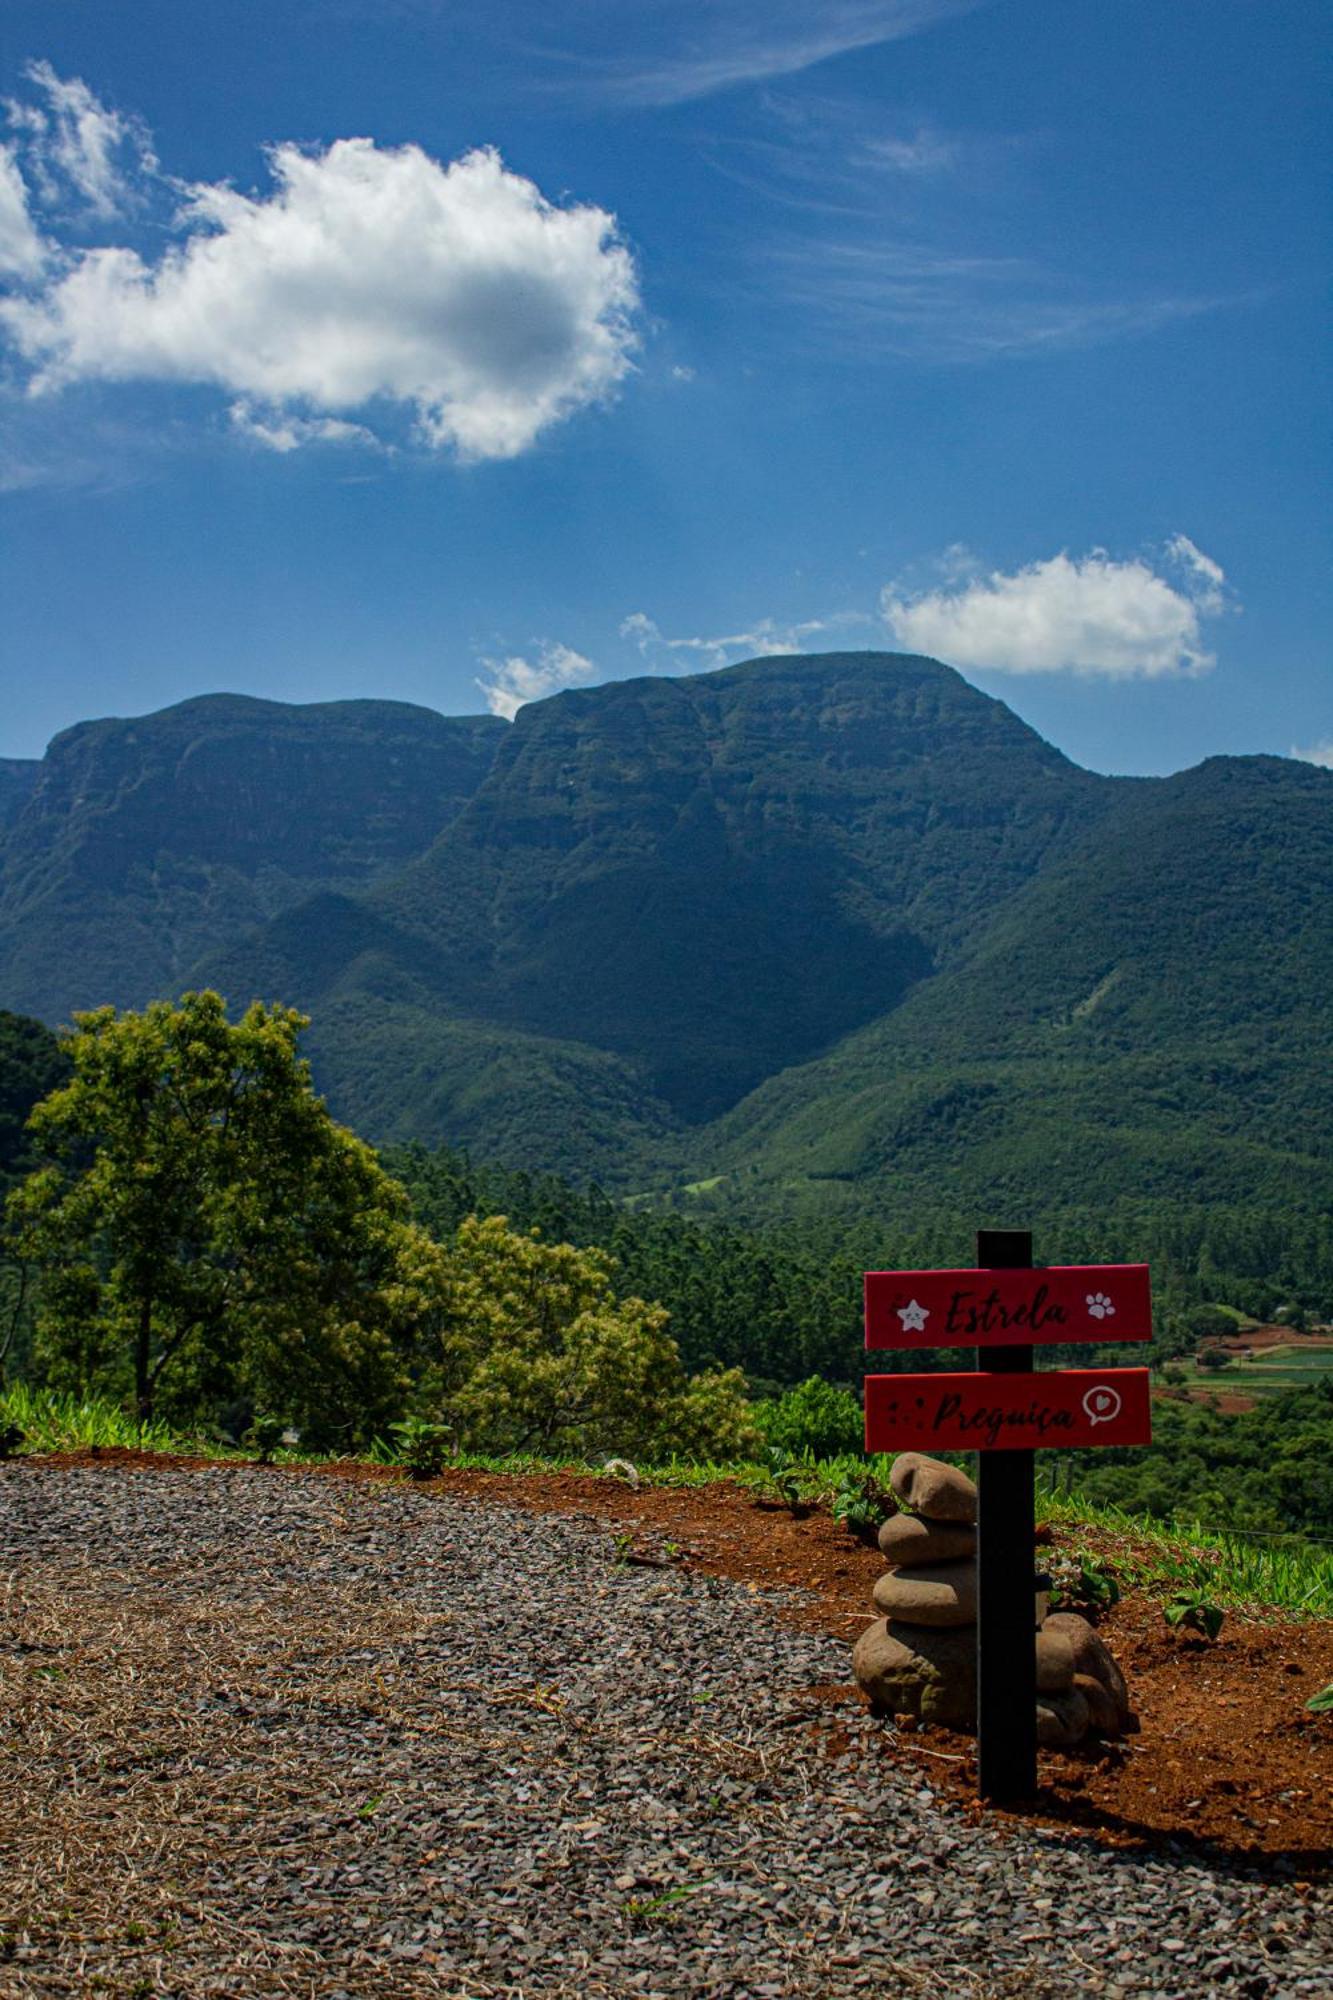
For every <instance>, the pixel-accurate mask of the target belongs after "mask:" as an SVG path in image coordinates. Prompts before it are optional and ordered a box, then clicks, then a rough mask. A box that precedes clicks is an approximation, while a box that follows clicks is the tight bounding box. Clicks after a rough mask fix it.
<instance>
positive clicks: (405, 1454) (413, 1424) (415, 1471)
mask: <svg viewBox="0 0 1333 2000" xmlns="http://www.w3.org/2000/svg"><path fill="white" fill-rule="evenodd" d="M389 1428H390V1430H391V1431H392V1433H393V1435H394V1437H395V1438H396V1439H397V1440H398V1462H399V1464H400V1465H403V1466H405V1467H406V1468H407V1472H408V1474H409V1476H410V1477H411V1478H413V1479H438V1478H439V1476H440V1474H441V1473H442V1472H443V1470H444V1462H445V1459H446V1458H447V1457H448V1456H449V1448H450V1444H451V1442H452V1440H451V1438H450V1435H449V1431H448V1429H447V1427H446V1426H445V1425H444V1424H428V1423H425V1422H424V1421H423V1420H422V1418H420V1417H405V1418H404V1419H403V1421H402V1423H400V1424H391V1425H390V1426H389Z"/></svg>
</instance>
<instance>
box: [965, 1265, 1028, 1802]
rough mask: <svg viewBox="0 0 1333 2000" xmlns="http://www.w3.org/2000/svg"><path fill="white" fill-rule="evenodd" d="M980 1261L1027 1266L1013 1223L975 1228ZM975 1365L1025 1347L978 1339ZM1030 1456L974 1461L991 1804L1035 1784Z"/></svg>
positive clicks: (984, 1741)
mask: <svg viewBox="0 0 1333 2000" xmlns="http://www.w3.org/2000/svg"><path fill="white" fill-rule="evenodd" d="M977 1263H978V1264H979V1265H980V1266H981V1267H982V1269H984V1270H1028V1269H1030V1268H1031V1265H1032V1237H1031V1235H1030V1233H1029V1232H1028V1231H1027V1230H1022V1229H981V1230H978V1231H977ZM977 1367H978V1368H979V1369H985V1370H987V1371H989V1372H993V1373H995V1374H997V1375H1000V1374H1003V1375H1013V1374H1029V1373H1030V1372H1031V1369H1032V1349H1031V1347H984V1348H978V1350H977ZM1033 1468H1034V1459H1033V1455H1032V1453H1031V1452H1030V1451H983V1452H981V1453H980V1454H979V1457H978V1464H977V1501H978V1504H977V1790H978V1792H979V1794H980V1796H981V1797H982V1798H983V1799H987V1800H989V1801H990V1802H991V1803H992V1804H993V1805H1008V1804H1012V1803H1013V1802H1014V1801H1015V1800H1017V1799H1021V1798H1026V1797H1030V1796H1031V1794H1032V1793H1033V1792H1034V1791H1035V1790H1036V1788H1037V1651H1036V1643H1035V1633H1036V1611H1035V1607H1034V1595H1033V1578H1034V1575H1035V1569H1036V1564H1035V1560H1034V1551H1033V1535H1034V1532H1035V1528H1036V1520H1035V1513H1034V1509H1035V1477H1034V1469H1033Z"/></svg>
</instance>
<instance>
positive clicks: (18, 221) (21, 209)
mask: <svg viewBox="0 0 1333 2000" xmlns="http://www.w3.org/2000/svg"><path fill="white" fill-rule="evenodd" d="M45 262H46V246H45V244H44V243H43V242H42V239H41V236H40V234H39V232H38V230H37V226H36V224H35V223H34V222H33V219H32V216H31V214H30V213H29V211H28V190H27V186H26V184H25V182H24V179H23V175H22V174H21V173H20V172H19V164H18V161H17V159H16V158H15V157H14V149H13V148H12V146H0V277H14V278H35V277H36V276H37V274H38V272H39V271H40V270H41V268H42V266H43V265H44V264H45Z"/></svg>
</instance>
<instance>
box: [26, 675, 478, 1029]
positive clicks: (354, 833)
mask: <svg viewBox="0 0 1333 2000" xmlns="http://www.w3.org/2000/svg"><path fill="white" fill-rule="evenodd" d="M503 734H504V725H503V723H501V722H498V721H497V720H496V719H495V718H494V717H491V716H467V717H459V718H446V717H443V716H438V715H436V714H434V713H433V711H431V710H429V709H421V708H413V707H411V706H409V705H408V704H406V703H401V702H380V701H352V702H324V703H316V704H311V705H309V706H305V707H292V706H288V705H286V704H283V703H279V702H270V701H261V700H258V699H255V698H252V697H249V696H243V695H208V696H202V697H199V698H198V699H196V700H192V701H186V702H182V703H180V704H179V705H178V706H176V707H174V708H168V709H163V710H161V711H160V712H159V713H157V714H154V715H148V716H142V717H136V718H132V719H129V720H123V719H120V718H110V719H107V720H104V721H98V722H85V723H79V724H77V725H76V726H75V727H74V728H72V729H67V730H65V731H63V732H62V734H61V735H59V736H57V737H56V738H55V740H54V741H53V742H52V744H51V745H50V747H49V749H48V751H47V753H46V756H45V757H44V758H43V759H42V761H41V763H40V765H39V766H37V767H35V770H34V771H33V772H32V773H31V774H30V775H28V776H26V777H25V776H23V775H22V774H21V773H20V775H19V776H18V777H16V778H15V779H14V781H13V786H12V790H13V791H15V792H17V791H20V790H22V791H23V792H25V794H26V795H25V796H23V797H22V798H21V800H20V802H19V809H18V810H17V812H15V813H14V814H13V816H12V818H11V820H10V823H9V825H8V827H7V829H6V830H5V831H4V833H3V834H0V995H3V998H4V1001H5V1002H6V1003H9V1004H12V1005H13V1006H14V1007H15V1008H18V1009H21V1010H23V1011H25V1012H30V1013H34V1014H37V1015H40V1016H42V1017H43V1018H45V1019H47V1020H51V1021H58V1020H61V1019H63V1018H64V1017H66V1016H67V1015H68V1014H69V1013H70V1012H71V1011H72V1010H73V1009H75V1008H78V1007H89V1006H94V1005H99V1004H101V1003H102V1002H104V1001H111V1002H114V1003H115V1004H117V1005H120V1006H133V1005H139V1004H141V1003H142V1002H143V1001H144V1000H146V999H148V998H150V997H152V996H153V995H155V994H161V993H166V992H173V991H176V990H178V989H179V986H180V983H181V980H182V979H183V977H184V976H185V974H186V973H187V972H188V969H189V967H190V966H191V965H192V964H193V963H194V962H195V960H196V959H197V958H198V957H199V956H200V954H201V953H203V952H206V951H210V950H215V949H217V947H218V946H219V945H220V944H222V943H225V942H226V941H227V940H228V939H230V938H232V937H235V936H237V935H240V934H241V933H243V932H245V931H247V930H249V929H251V928H252V927H253V926H254V925H255V924H257V923H260V922H262V921H263V920H264V919H266V918H268V917H271V916H273V915H274V914H276V913H277V912H278V911H279V910H282V909H285V908H287V907H288V906H289V905H291V904H292V903H295V902H298V901H300V900H302V899H303V898H304V897H306V896H307V895H308V894H309V893H310V892H311V891H312V890H314V889H317V888H320V887H324V886H326V885H327V886H330V887H337V888H359V887H363V886H365V885H366V884H368V883H370V882H373V881H374V880H375V879H376V877H377V876H378V875H380V874H382V873H383V872H384V871H385V870H386V869H390V868H394V867H397V866H400V865H401V864H402V863H403V862H404V861H405V860H407V859H409V858H410V857H411V856H413V855H415V854H417V853H418V852H420V851H421V850H422V849H423V848H425V847H426V846H428V845H429V843H430V842H431V840H433V839H434V837H435V835H436V834H437V833H438V832H439V831H440V829H441V827H443V826H444V825H445V824H446V823H447V822H448V820H449V819H450V818H451V817H452V816H453V814H454V813H455V812H457V810H458V809H459V807H460V806H461V805H462V804H463V803H464V802H465V800H466V799H467V798H468V797H469V796H470V795H471V793H472V792H473V791H474V790H475V789H476V786H477V785H478V783H479V782H480V781H481V778H482V777H483V776H484V774H485V771H486V768H487V766H488V765H489V763H490V760H491V757H492V755H493V753H494V750H495V746H496V743H497V741H498V740H499V739H500V738H501V737H502V736H503ZM3 807H4V793H3V789H0V818H2V817H3Z"/></svg>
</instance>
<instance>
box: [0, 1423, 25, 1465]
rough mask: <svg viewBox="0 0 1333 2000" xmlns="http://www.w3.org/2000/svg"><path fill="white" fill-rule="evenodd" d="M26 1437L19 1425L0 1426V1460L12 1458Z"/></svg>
mask: <svg viewBox="0 0 1333 2000" xmlns="http://www.w3.org/2000/svg"><path fill="white" fill-rule="evenodd" d="M26 1435H27V1433H26V1432H25V1431H24V1430H23V1428H22V1426H21V1425H20V1424H0V1458H13V1457H14V1455H15V1453H16V1452H17V1451H18V1450H19V1448H20V1446H21V1445H22V1444H23V1441H24V1439H25V1437H26Z"/></svg>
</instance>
